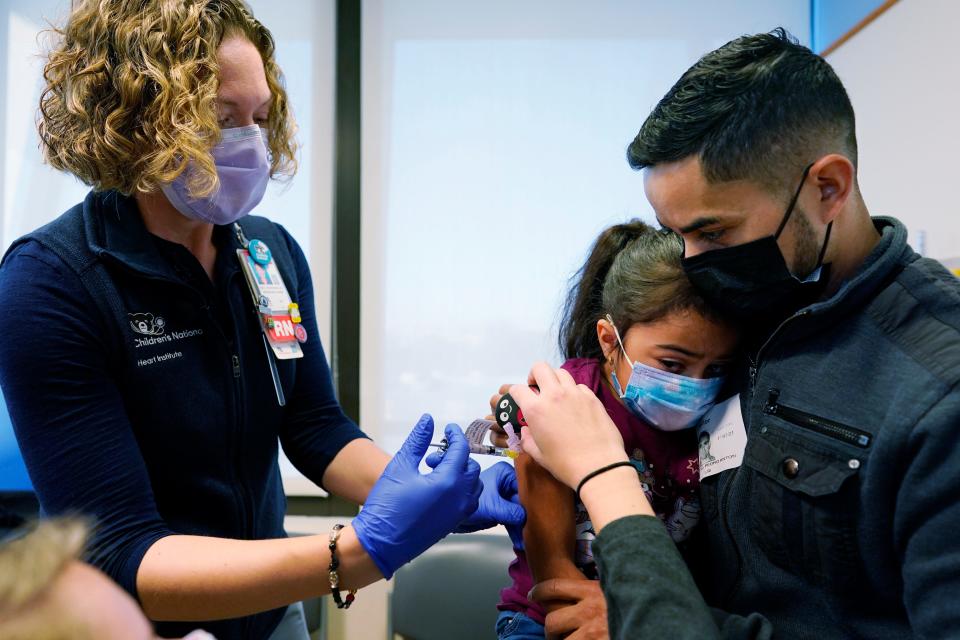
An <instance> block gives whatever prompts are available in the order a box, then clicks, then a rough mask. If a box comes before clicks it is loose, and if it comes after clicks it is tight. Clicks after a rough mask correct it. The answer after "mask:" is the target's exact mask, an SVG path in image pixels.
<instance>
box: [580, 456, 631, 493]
mask: <svg viewBox="0 0 960 640" xmlns="http://www.w3.org/2000/svg"><path fill="white" fill-rule="evenodd" d="M632 466H633V463H632V462H630V461H629V460H621V461H620V462H614V463H613V464H608V465H607V466H605V467H600V468H599V469H596V470H595V471H591V472H590V473H588V474H587V475H585V476H583V480H581V481H580V484H578V485H577V500H580V490H581V489H583V485H585V484H586V483H587V480H592V479H593V478H596V477H597V476H598V475H600V474H601V473H606V472H607V471H610V470H611V469H616V468H617V467H632ZM580 502H583V500H580Z"/></svg>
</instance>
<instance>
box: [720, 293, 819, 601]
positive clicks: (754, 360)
mask: <svg viewBox="0 0 960 640" xmlns="http://www.w3.org/2000/svg"><path fill="white" fill-rule="evenodd" d="M808 313H809V311H808V310H806V309H802V310H800V311H799V312H797V313H795V314H794V315H792V316H790V317H789V318H787V319H786V320H784V321H783V322H781V323H780V324H779V326H777V328H776V329H774V331H773V332H772V333H771V334H770V336H769V337H768V338H767V339H766V340H765V341H764V343H763V344H762V345H761V346H760V348H759V349H758V350H757V353H756V355H754V356H751V357H750V358H749V364H748V370H747V371H748V376H749V389H748V390H747V391H748V393H749V396H748V397H749V398H750V401H749V402H748V406H749V405H750V404H752V403H753V394H754V391H755V389H756V384H757V373H758V372H759V370H760V356H761V355H763V352H764V351H765V350H766V348H767V347H768V346H770V343H771V342H773V339H774V338H775V337H776V336H777V334H778V333H780V332H781V331H782V330H783V328H784V327H785V326H787V324H788V323H790V322H792V321H793V320H795V319H796V318H802V317H803V316H805V315H807V314H808ZM745 426H746V427H747V428H749V427H750V424H746V425H745ZM739 473H740V467H737V468H736V469H734V470H733V474H732V475H731V476H730V479H729V480H728V481H727V483H726V485H725V486H724V487H723V497H722V499H721V502H720V505H719V507H720V514H721V521H722V522H723V528H724V530H725V531H726V534H727V538H729V540H730V544H731V545H732V547H733V550H734V552H735V553H736V556H737V577H736V578H735V579H734V581H733V585H731V587H730V590H729V591H727V595H726V596H725V597H724V601H725V603H726V604H727V606H728V607H729V606H730V604H731V603H732V602H733V597H734V595H736V593H737V591H739V590H740V583H741V582H742V580H743V554H742V553H740V547H739V546H738V545H737V540H736V538H734V537H733V529H732V528H731V526H730V519H729V516H728V510H727V509H726V506H727V502H728V501H729V499H730V491H731V489H732V487H733V483H734V481H735V480H736V479H737V476H738V475H739Z"/></svg>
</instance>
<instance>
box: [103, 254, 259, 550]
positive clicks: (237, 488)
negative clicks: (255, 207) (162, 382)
mask: <svg viewBox="0 0 960 640" xmlns="http://www.w3.org/2000/svg"><path fill="white" fill-rule="evenodd" d="M100 257H101V258H105V259H107V260H109V261H110V262H111V263H113V264H114V265H116V266H118V267H120V268H121V269H123V270H124V271H126V272H127V273H130V274H132V275H134V276H136V277H138V278H142V279H144V280H148V281H152V282H160V283H163V284H165V285H167V286H170V287H174V288H178V289H185V290H187V291H189V292H190V293H191V294H192V295H193V296H195V297H196V298H197V301H198V302H199V303H200V305H201V307H202V309H203V310H204V311H206V313H207V318H208V320H209V322H210V324H211V325H213V326H214V327H215V328H216V330H217V332H218V333H219V334H220V337H221V338H223V342H224V345H225V346H227V348H228V349H229V351H230V367H231V374H232V376H233V382H234V401H233V403H234V414H235V416H236V424H237V431H236V434H235V438H234V442H235V443H236V447H235V449H234V452H233V458H234V461H238V459H239V456H240V434H241V431H242V425H241V424H240V421H241V409H242V407H241V402H240V396H241V382H240V372H241V368H240V357H239V356H238V355H237V354H235V353H233V345H232V344H231V342H230V339H229V338H228V337H227V334H226V333H224V331H223V329H222V328H221V327H220V325H219V323H217V321H216V319H215V318H214V316H213V313H212V311H211V309H210V305H209V304H207V299H206V298H205V297H204V295H203V294H202V293H200V292H199V291H197V290H196V289H194V288H193V287H191V286H190V285H188V284H185V283H181V282H175V281H173V280H168V279H167V278H162V277H160V276H155V275H151V274H148V273H144V272H143V271H140V270H139V269H134V268H133V267H131V266H129V265H127V264H126V263H124V262H123V261H121V260H118V259H116V258H114V257H113V256H112V255H110V254H109V253H106V252H101V253H100ZM235 276H236V272H234V273H233V274H231V280H230V281H228V282H227V285H226V286H227V289H229V287H230V285H231V284H232V279H233V278H234V277H235ZM228 305H229V300H228ZM230 311H231V312H232V311H233V310H232V309H231V310H230ZM231 475H232V476H233V478H234V487H233V494H234V496H235V498H236V499H237V502H238V503H239V507H240V513H239V515H240V520H241V528H242V530H243V531H244V532H246V537H247V538H249V537H250V536H251V533H250V525H249V521H248V518H247V511H248V509H247V504H248V502H249V500H248V499H247V495H246V494H247V492H246V487H245V486H244V484H243V480H242V479H241V478H240V476H239V474H238V472H237V467H234V468H233V473H232V474H231ZM250 511H251V512H252V505H251V509H250Z"/></svg>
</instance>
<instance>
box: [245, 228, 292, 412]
mask: <svg viewBox="0 0 960 640" xmlns="http://www.w3.org/2000/svg"><path fill="white" fill-rule="evenodd" d="M233 228H234V231H235V232H236V234H237V240H238V241H239V242H240V246H241V247H242V248H241V249H237V258H238V259H239V260H240V267H241V269H242V270H243V274H244V276H245V277H246V281H247V286H248V288H249V289H250V295H251V296H252V298H253V308H254V313H255V314H256V315H257V323H258V324H259V325H260V335H261V337H262V338H263V348H264V350H265V351H266V354H267V362H268V363H269V365H270V376H271V378H272V379H273V388H274V391H275V392H276V394H277V402H278V403H279V404H280V406H281V407H282V406H284V405H286V403H287V401H286V398H285V397H284V394H283V386H282V385H281V384H280V372H279V371H278V370H277V363H276V361H277V360H290V359H293V358H302V357H303V349H301V348H300V343H302V342H306V341H307V330H306V329H304V327H303V325H302V324H301V322H300V321H301V318H300V309H299V306H298V305H297V303H296V302H293V301H292V300H291V299H290V293H289V292H288V291H287V285H286V284H285V283H284V282H283V278H282V277H281V276H280V271H279V269H277V264H276V262H274V260H273V255H272V254H271V253H270V248H269V247H268V246H267V245H266V243H265V242H263V241H262V240H257V239H255V238H254V239H251V240H247V237H246V236H245V235H244V233H243V229H241V228H240V225H239V224H237V223H234V224H233Z"/></svg>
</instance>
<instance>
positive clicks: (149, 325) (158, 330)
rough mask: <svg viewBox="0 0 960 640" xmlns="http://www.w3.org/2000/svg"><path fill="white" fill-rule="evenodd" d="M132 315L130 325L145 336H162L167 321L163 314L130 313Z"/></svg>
mask: <svg viewBox="0 0 960 640" xmlns="http://www.w3.org/2000/svg"><path fill="white" fill-rule="evenodd" d="M127 315H128V316H130V327H131V328H132V329H133V330H134V331H136V332H137V333H139V334H140V335H144V336H162V335H163V329H164V327H165V326H166V325H167V321H166V320H164V319H163V316H157V317H156V318H154V317H153V314H152V313H128V314H127Z"/></svg>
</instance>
